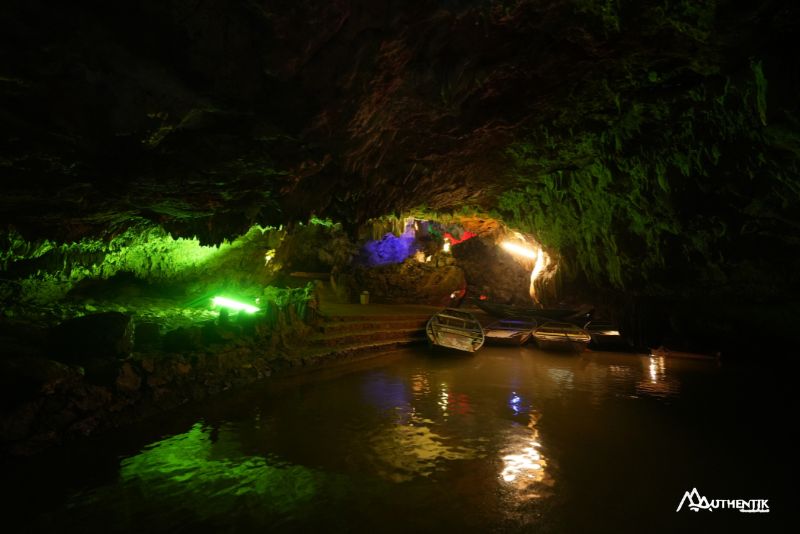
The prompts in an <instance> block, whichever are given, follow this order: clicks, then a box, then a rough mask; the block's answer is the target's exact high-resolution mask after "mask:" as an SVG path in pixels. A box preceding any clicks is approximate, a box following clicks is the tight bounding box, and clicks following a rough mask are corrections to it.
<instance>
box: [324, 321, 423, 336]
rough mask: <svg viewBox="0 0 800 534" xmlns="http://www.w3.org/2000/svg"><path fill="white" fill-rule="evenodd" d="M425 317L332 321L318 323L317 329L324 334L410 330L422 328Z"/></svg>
mask: <svg viewBox="0 0 800 534" xmlns="http://www.w3.org/2000/svg"><path fill="white" fill-rule="evenodd" d="M427 321H428V320H427V319H424V320H421V319H407V320H404V321H383V320H382V319H380V318H373V319H372V320H369V321H332V322H325V323H322V324H320V325H319V326H318V327H317V330H318V331H319V332H320V333H321V334H323V335H325V336H331V335H342V334H346V333H350V332H366V331H374V330H411V329H415V328H417V329H422V328H425V325H426V324H427Z"/></svg>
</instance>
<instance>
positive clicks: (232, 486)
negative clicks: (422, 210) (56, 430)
mask: <svg viewBox="0 0 800 534" xmlns="http://www.w3.org/2000/svg"><path fill="white" fill-rule="evenodd" d="M773 384H774V380H773V379H772V378H771V377H770V374H769V373H761V372H760V371H758V370H757V369H743V368H735V367H734V368H730V367H729V366H723V367H718V366H717V365H716V364H714V363H708V362H695V361H682V360H664V359H663V358H650V357H643V356H634V355H625V354H609V353H585V354H583V355H561V354H552V353H546V352H541V351H539V350H537V349H534V348H524V349H519V348H485V349H484V350H482V351H480V352H479V353H477V354H476V355H467V356H462V355H448V354H442V353H434V352H431V351H429V350H428V349H423V348H421V349H414V350H408V351H403V352H400V353H397V354H393V355H391V356H388V357H381V358H380V359H379V360H374V361H371V362H369V363H367V364H359V365H358V366H355V367H350V368H348V369H337V370H335V371H326V372H322V373H315V374H313V375H310V376H305V377H298V378H290V379H279V380H278V379H276V380H273V381H272V382H271V383H270V384H268V385H261V386H258V387H254V388H251V389H249V390H247V391H244V392H239V393H236V394H231V395H229V396H227V397H223V398H218V399H215V400H214V401H213V402H211V403H206V404H205V405H202V406H195V407H192V408H187V409H185V410H180V411H178V412H176V413H171V414H169V415H168V416H166V417H164V418H162V419H161V420H159V421H151V422H148V423H147V425H139V426H137V427H134V428H130V429H126V430H124V431H122V432H119V433H115V434H114V435H112V436H105V437H102V438H99V439H93V440H87V441H85V442H83V443H80V444H77V445H74V446H70V447H68V448H66V449H62V450H59V451H53V452H51V453H49V454H47V455H44V456H43V457H39V458H37V459H36V461H35V463H30V462H24V463H22V464H18V465H16V466H12V467H10V468H9V469H8V470H7V472H6V474H5V475H6V476H5V477H4V481H3V487H4V490H5V492H7V495H6V497H5V498H4V503H5V505H7V506H8V510H7V512H6V513H5V521H6V525H11V527H12V528H11V531H19V532H29V531H30V532H33V531H49V532H128V531H135V532H171V533H176V532H205V531H215V532H465V531H466V532H636V533H640V532H656V531H658V532H662V531H663V532H677V531H682V532H683V531H709V532H717V531H719V532H730V531H743V532H764V531H768V530H773V529H777V528H778V527H777V523H778V522H779V520H780V519H782V517H781V509H780V507H781V505H784V506H785V505H786V502H785V500H783V501H782V499H784V497H785V495H784V494H783V493H782V488H784V487H785V484H786V482H787V481H788V478H789V476H790V473H789V470H788V469H787V468H786V467H785V466H783V464H782V458H783V457H784V453H781V452H780V451H779V450H778V449H776V445H777V444H778V443H779V442H781V440H780V439H779V438H780V436H779V434H778V431H777V430H776V429H775V427H774V425H772V424H770V422H769V421H768V420H767V419H765V418H764V417H763V413H764V410H771V409H773V408H774V403H776V402H778V400H777V392H776V388H775V387H774V386H773ZM693 487H697V488H698V489H699V491H700V493H702V494H705V495H707V496H708V498H710V499H712V498H740V499H749V498H764V499H770V505H771V507H772V509H773V510H772V512H771V513H770V514H769V515H766V514H741V513H739V512H736V511H722V510H718V511H714V512H706V511H703V512H690V511H688V510H684V511H682V512H681V513H676V512H675V509H676V507H677V505H678V503H679V501H680V499H681V497H682V496H683V493H684V492H685V491H687V490H690V489H691V488H693ZM783 517H785V516H783ZM4 530H5V529H4Z"/></svg>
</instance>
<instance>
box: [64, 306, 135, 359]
mask: <svg viewBox="0 0 800 534" xmlns="http://www.w3.org/2000/svg"><path fill="white" fill-rule="evenodd" d="M133 333H134V327H133V318H132V317H131V316H130V315H128V314H124V313H119V312H106V313H98V314H92V315H86V316H84V317H76V318H74V319H69V320H67V321H64V322H63V323H61V324H59V325H58V326H56V327H55V328H53V329H52V331H51V333H50V339H49V349H50V350H51V351H53V352H54V353H56V354H59V358H60V359H62V360H64V361H68V362H70V363H80V364H85V363H87V362H97V361H102V360H116V359H120V358H126V357H128V356H130V354H131V352H132V351H133Z"/></svg>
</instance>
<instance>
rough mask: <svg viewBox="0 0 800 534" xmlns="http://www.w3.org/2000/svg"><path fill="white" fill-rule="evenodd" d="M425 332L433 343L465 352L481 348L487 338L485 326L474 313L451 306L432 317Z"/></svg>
mask: <svg viewBox="0 0 800 534" xmlns="http://www.w3.org/2000/svg"><path fill="white" fill-rule="evenodd" d="M425 332H426V334H427V335H428V340H430V342H431V344H433V345H435V346H438V347H444V348H447V349H453V350H459V351H463V352H475V351H477V350H479V349H480V348H481V347H483V344H484V342H485V340H486V337H485V335H484V332H483V328H482V327H481V324H480V322H479V321H478V320H477V319H476V318H475V316H474V315H472V314H471V313H469V312H466V311H463V310H455V309H451V308H447V309H445V310H444V311H441V312H439V313H437V314H436V315H434V316H433V317H431V318H430V319H429V320H428V324H427V325H426V327H425Z"/></svg>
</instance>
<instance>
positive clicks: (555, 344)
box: [533, 321, 592, 352]
mask: <svg viewBox="0 0 800 534" xmlns="http://www.w3.org/2000/svg"><path fill="white" fill-rule="evenodd" d="M533 338H534V339H535V340H536V344H537V345H539V347H541V348H543V349H546V350H568V351H576V352H580V351H582V350H584V349H585V348H586V345H588V344H589V341H591V340H592V337H591V336H590V335H589V334H588V333H587V332H586V330H584V329H583V328H581V327H579V326H576V325H574V324H572V323H561V322H555V321H550V322H547V323H544V324H543V325H542V326H540V327H538V328H536V330H534V331H533Z"/></svg>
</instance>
